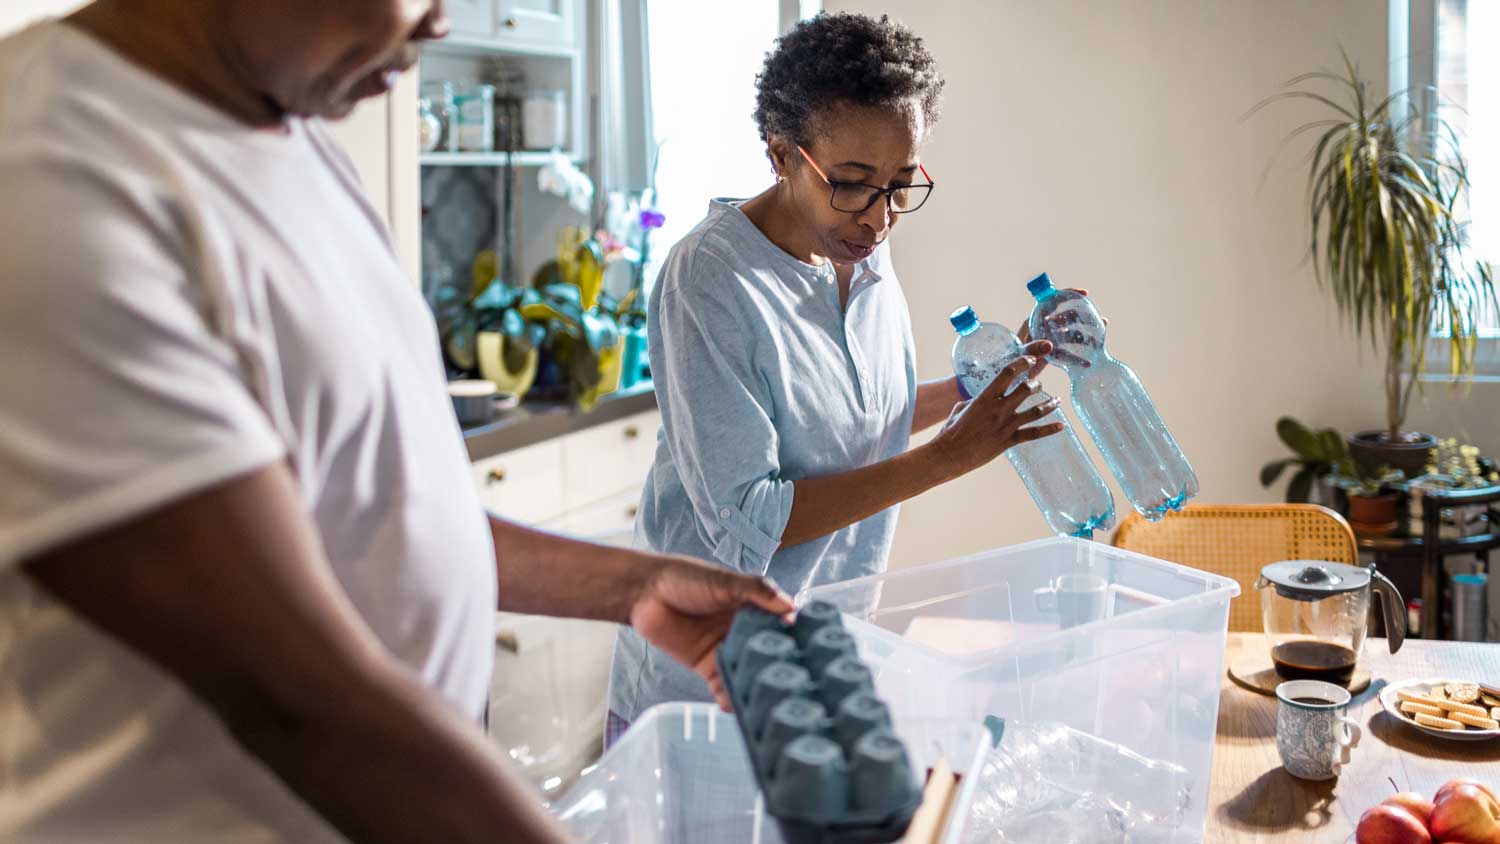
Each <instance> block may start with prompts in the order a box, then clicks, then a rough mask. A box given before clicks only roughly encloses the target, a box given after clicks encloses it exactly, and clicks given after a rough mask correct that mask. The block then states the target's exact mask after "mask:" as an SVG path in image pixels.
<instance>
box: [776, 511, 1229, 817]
mask: <svg viewBox="0 0 1500 844" xmlns="http://www.w3.org/2000/svg"><path fill="white" fill-rule="evenodd" d="M1238 594H1239V586H1238V585H1237V584H1236V583H1235V581H1233V580H1231V579H1229V578H1226V577H1220V576H1218V575H1214V574H1210V573H1208V572H1203V571H1198V570H1196V569H1190V568H1186V567H1184V566H1179V565H1176V564H1173V563H1168V562H1164V561H1162V560H1157V559H1153V558H1151V557H1146V556H1143V555H1140V554H1135V553H1131V552H1129V551H1123V550H1120V549H1118V548H1112V547H1109V546H1105V545H1099V544H1096V543H1093V542H1088V541H1084V540H1079V539H1070V538H1061V537H1060V538H1056V539H1047V540H1042V541H1040V542H1032V543H1028V544H1025V545H1018V546H1013V547H1008V548H1000V549H997V550H994V551H987V552H985V553H982V554H976V555H974V556H971V557H965V558H962V559H958V560H952V561H949V562H943V563H933V564H930V565H925V566H919V567H916V568H910V569H904V570H901V571H895V572H890V573H887V574H883V575H876V576H872V577H866V578H861V579H858V580H851V581H846V582H844V583H839V584H833V585H829V586H822V587H818V588H815V589H811V590H808V591H806V592H804V593H802V594H801V595H799V596H798V603H799V604H800V603H805V602H806V601H808V600H812V599H815V598H816V599H822V600H825V601H830V602H832V603H834V604H836V605H837V606H838V607H839V608H840V609H841V610H843V611H844V612H845V613H847V614H848V615H849V616H850V618H847V619H846V620H845V621H846V626H847V627H848V629H849V630H850V632H852V633H854V635H855V637H856V639H857V640H858V642H859V649H860V653H861V655H862V656H863V657H864V658H865V660H866V661H867V662H868V663H869V664H870V666H871V667H872V668H873V669H874V670H875V672H876V675H877V677H876V686H877V690H878V691H879V693H880V695H881V696H882V697H883V698H885V700H886V701H887V702H888V703H889V704H890V705H891V708H892V711H893V713H894V714H895V715H896V717H897V718H898V719H902V718H906V719H952V720H956V721H959V722H968V723H978V722H981V721H983V720H984V719H985V718H986V717H987V716H996V717H998V718H1002V719H1006V720H1007V721H1014V722H1021V723H1043V722H1047V723H1056V724H1062V725H1065V726H1066V727H1070V728H1072V729H1074V730H1077V731H1080V732H1082V733H1085V734H1088V735H1089V736H1092V737H1094V738H1097V739H1101V740H1103V741H1104V742H1109V743H1112V744H1114V745H1118V746H1119V747H1121V748H1124V749H1126V750H1128V751H1130V752H1133V753H1135V754H1139V755H1140V756H1141V757H1144V759H1145V760H1151V761H1152V762H1156V763H1161V764H1163V765H1166V766H1176V767H1180V768H1181V769H1182V770H1184V771H1186V781H1185V784H1184V787H1183V793H1182V796H1181V800H1180V803H1181V806H1180V812H1178V813H1177V817H1175V818H1174V819H1173V820H1174V823H1173V825H1174V826H1175V827H1176V829H1175V830H1172V831H1170V833H1169V834H1168V835H1166V836H1165V837H1164V838H1162V839H1161V840H1173V841H1196V840H1199V839H1200V838H1201V837H1202V834H1203V824H1204V820H1205V818H1206V812H1207V806H1208V780H1209V773H1210V769H1211V765H1212V760H1213V744H1214V735H1215V725H1216V722H1217V719H1218V710H1219V685H1220V678H1221V676H1222V672H1223V670H1224V644H1225V633H1226V630H1227V626H1228V619H1229V601H1230V599H1232V598H1233V597H1235V596H1236V595H1238ZM1112 770H1113V769H1110V768H1107V767H1100V769H1099V770H1098V771H1097V773H1095V774H1094V780H1093V781H1091V789H1092V790H1093V791H1094V792H1097V793H1098V794H1101V795H1106V796H1108V795H1112V794H1128V793H1129V788H1128V785H1129V784H1126V783H1116V782H1112V781H1110V780H1111V779H1112V778H1118V776H1117V775H1112V773H1111V771H1112ZM1089 776H1090V772H1089V771H1081V772H1078V778H1077V780H1076V781H1079V782H1090V781H1089ZM1116 802H1119V801H1116ZM1126 802H1128V800H1127V801H1126ZM1123 810H1124V811H1125V813H1126V814H1128V813H1129V811H1130V807H1129V806H1124V807H1123ZM1157 832H1167V831H1166V830H1161V829H1158V830H1157Z"/></svg>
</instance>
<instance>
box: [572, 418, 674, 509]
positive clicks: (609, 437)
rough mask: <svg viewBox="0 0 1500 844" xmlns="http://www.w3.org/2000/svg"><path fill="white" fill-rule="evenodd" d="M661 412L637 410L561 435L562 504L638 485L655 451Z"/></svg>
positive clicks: (594, 498) (580, 503) (574, 504)
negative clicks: (593, 426)
mask: <svg viewBox="0 0 1500 844" xmlns="http://www.w3.org/2000/svg"><path fill="white" fill-rule="evenodd" d="M660 428H661V414H659V413H657V412H656V411H649V412H647V413H639V414H636V415H635V416H631V417H628V418H625V419H621V420H619V421H617V422H610V423H608V424H605V425H600V426H598V427H595V428H590V429H588V430H586V431H579V432H578V433H576V434H571V435H569V436H567V437H564V438H563V455H562V459H563V505H564V507H565V508H566V509H568V510H572V509H574V508H578V507H582V506H584V505H587V504H592V503H594V502H597V501H603V500H604V499H606V498H611V497H613V496H614V495H617V494H619V493H621V492H624V491H626V490H630V489H639V488H640V486H641V484H642V483H643V482H644V481H645V480H646V472H647V470H649V469H650V468H651V461H652V459H653V458H654V457H655V455H656V434H657V431H658V430H659V429H660Z"/></svg>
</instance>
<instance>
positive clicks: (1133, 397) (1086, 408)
mask: <svg viewBox="0 0 1500 844" xmlns="http://www.w3.org/2000/svg"><path fill="white" fill-rule="evenodd" d="M1026 289H1027V290H1029V291H1031V295H1033V296H1035V297H1036V306H1035V307H1034V308H1033V309H1032V311H1031V320H1030V323H1031V336H1032V337H1034V338H1035V339H1037V340H1049V341H1051V343H1052V346H1053V351H1052V355H1051V357H1050V360H1051V361H1052V362H1053V363H1056V364H1057V365H1059V366H1061V367H1062V368H1063V369H1064V370H1066V371H1067V373H1068V377H1069V378H1070V379H1071V380H1072V382H1073V407H1074V409H1076V410H1077V411H1078V418H1079V419H1081V420H1083V426H1084V427H1085V428H1087V429H1088V431H1089V434H1090V436H1092V437H1093V438H1094V443H1095V444H1096V445H1098V446H1099V453H1100V454H1103V455H1104V461H1105V462H1106V463H1108V464H1109V469H1110V471H1111V472H1114V473H1115V478H1116V479H1118V480H1119V482H1120V489H1122V490H1123V491H1124V492H1125V495H1126V497H1128V498H1129V499H1130V503H1131V504H1134V505H1135V509H1137V510H1139V511H1140V512H1141V515H1143V516H1145V517H1146V518H1147V519H1150V520H1151V521H1156V520H1158V519H1160V518H1161V517H1162V516H1164V515H1166V514H1167V513H1168V512H1170V511H1172V510H1180V509H1182V505H1183V503H1184V502H1186V501H1187V500H1188V499H1189V498H1192V497H1193V496H1195V495H1197V494H1198V476H1197V475H1195V474H1194V473H1193V467H1192V465H1191V464H1189V463H1188V461H1187V458H1186V457H1184V456H1183V454H1182V449H1180V448H1178V447H1177V441H1176V440H1174V439H1172V434H1171V432H1169V431H1168V430H1167V423H1165V422H1163V421H1162V420H1161V416H1160V415H1159V414H1158V413H1157V412H1156V406H1155V405H1153V404H1152V403H1151V397H1150V396H1148V395H1146V388H1145V387H1143V386H1141V381H1140V379H1139V378H1137V377H1136V376H1135V372H1133V371H1132V370H1131V369H1130V367H1128V366H1126V365H1125V364H1123V363H1121V362H1120V361H1118V360H1115V359H1114V358H1113V357H1110V354H1109V353H1108V352H1106V351H1105V350H1104V320H1103V319H1101V318H1100V316H1099V312H1098V311H1096V310H1094V305H1093V303H1092V302H1090V301H1089V300H1088V298H1087V297H1084V296H1081V295H1079V294H1078V293H1075V292H1073V291H1071V290H1058V289H1057V288H1056V287H1054V286H1053V284H1052V279H1050V278H1048V277H1047V274H1046V273H1042V274H1041V275H1039V276H1037V277H1036V278H1034V279H1032V280H1031V281H1030V283H1028V284H1027V285H1026Z"/></svg>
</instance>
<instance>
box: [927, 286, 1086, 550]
mask: <svg viewBox="0 0 1500 844" xmlns="http://www.w3.org/2000/svg"><path fill="white" fill-rule="evenodd" d="M948 321H949V322H951V323H953V327H954V328H955V329H956V330H957V331H958V340H957V341H955V342H954V344H953V371H954V372H955V373H956V374H957V375H958V378H959V382H960V383H961V384H963V388H964V391H965V392H967V393H968V394H969V395H970V396H977V395H979V394H980V393H981V392H982V391H983V390H984V388H985V387H987V386H988V385H989V383H990V382H991V381H993V380H995V376H996V375H999V374H1000V371H1001V370H1003V369H1004V368H1005V367H1006V366H1007V365H1008V364H1010V362H1011V361H1013V360H1015V359H1016V358H1018V357H1021V355H1023V354H1025V348H1024V347H1023V346H1022V345H1021V341H1020V340H1019V339H1018V338H1017V337H1016V335H1015V334H1013V333H1011V331H1010V329H1008V328H1006V327H1005V326H1003V325H1000V324H998V323H994V322H980V321H979V318H978V317H977V316H975V315H974V309H973V308H969V307H963V308H959V309H958V310H956V311H954V312H953V315H952V316H950V317H949V318H948ZM1023 377H1024V376H1023ZM1014 388H1015V385H1014V384H1013V385H1011V387H1010V389H1014ZM1050 398H1051V396H1049V395H1047V394H1046V393H1044V392H1038V393H1037V394H1036V395H1034V396H1032V397H1031V398H1029V399H1027V400H1026V401H1025V402H1023V403H1022V404H1021V408H1022V409H1029V408H1032V407H1035V406H1036V405H1039V404H1041V403H1042V402H1045V401H1047V400H1048V399H1050ZM1049 422H1061V423H1062V424H1063V429H1062V431H1061V433H1058V434H1054V435H1052V436H1050V437H1043V438H1042V439H1039V440H1033V441H1031V442H1029V443H1022V444H1020V445H1018V446H1015V447H1014V448H1011V449H1009V450H1008V451H1006V452H1005V456H1006V457H1008V458H1010V465H1012V466H1014V467H1016V474H1018V475H1020V476H1021V481H1022V482H1023V483H1025V484H1026V489H1027V490H1028V491H1030V492H1031V498H1032V500H1033V501H1035V502H1036V506H1037V507H1040V508H1041V510H1042V515H1043V516H1044V517H1045V518H1046V519H1047V524H1049V525H1051V526H1052V529H1053V530H1054V531H1057V532H1058V533H1061V534H1066V535H1068V536H1080V537H1083V538H1085V539H1087V538H1089V537H1092V536H1093V534H1094V531H1095V530H1099V529H1107V528H1109V527H1110V526H1112V525H1113V524H1114V523H1115V502H1114V499H1113V498H1112V497H1111V496H1110V494H1109V487H1108V486H1107V485H1106V484H1105V483H1104V479H1103V478H1102V477H1100V476H1099V470H1098V469H1095V468H1094V461H1092V460H1090V459H1089V456H1088V454H1087V453H1086V452H1085V451H1084V450H1083V445H1082V444H1081V443H1079V442H1078V435H1077V434H1074V433H1073V427H1072V426H1071V425H1069V424H1068V420H1067V417H1065V416H1063V413H1062V411H1061V410H1060V409H1059V410H1054V411H1052V412H1051V413H1049V414H1047V416H1046V417H1044V418H1043V419H1041V420H1040V421H1038V422H1036V423H1034V424H1037V425H1044V424H1047V423H1049Z"/></svg>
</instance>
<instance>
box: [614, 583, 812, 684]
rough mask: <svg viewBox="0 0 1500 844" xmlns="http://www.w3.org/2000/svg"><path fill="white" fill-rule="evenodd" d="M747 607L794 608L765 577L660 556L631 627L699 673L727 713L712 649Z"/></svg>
mask: <svg viewBox="0 0 1500 844" xmlns="http://www.w3.org/2000/svg"><path fill="white" fill-rule="evenodd" d="M747 605H754V606H757V607H760V608H761V609H763V610H766V611H768V612H773V613H776V614H778V615H787V614H790V613H791V612H792V609H793V608H792V602H791V600H790V599H788V598H787V596H786V594H785V593H784V592H782V591H781V590H780V589H778V588H776V585H775V584H774V583H772V582H771V581H770V580H769V579H767V578H764V577H751V576H750V575H745V574H739V573H737V572H732V571H729V570H728V569H723V568H719V567H717V566H713V565H709V564H707V563H700V562H698V561H697V560H691V559H687V558H685V557H663V558H661V561H660V565H659V567H658V568H657V569H656V570H655V572H654V573H653V574H652V575H650V576H649V577H648V579H647V580H646V581H645V582H644V583H643V584H642V586H641V589H640V591H639V593H638V594H637V596H636V599H635V602H634V603H633V604H632V605H631V607H630V626H631V627H633V628H635V630H636V632H638V633H640V634H641V635H642V636H644V637H645V638H646V639H647V640H648V641H650V642H651V644H653V645H655V646H656V647H658V648H661V649H662V651H664V652H665V653H666V654H667V655H668V656H671V657H672V658H673V659H675V660H677V661H678V662H681V663H682V664H683V665H686V666H688V667H690V668H692V669H693V670H694V671H696V672H698V675H699V676H700V677H702V678H703V679H704V680H706V681H708V688H709V689H710V690H711V691H712V692H713V694H714V699H715V700H717V701H718V702H719V706H721V707H723V708H724V709H725V711H728V710H729V697H728V695H726V694H725V692H724V683H723V681H722V680H720V679H719V668H718V664H717V663H716V662H715V660H714V649H715V648H717V647H718V646H719V643H720V642H721V641H723V640H724V636H725V634H726V633H728V632H729V624H730V622H731V621H732V620H733V619H734V614H735V611H736V610H738V609H739V608H741V607H744V606H747Z"/></svg>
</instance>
